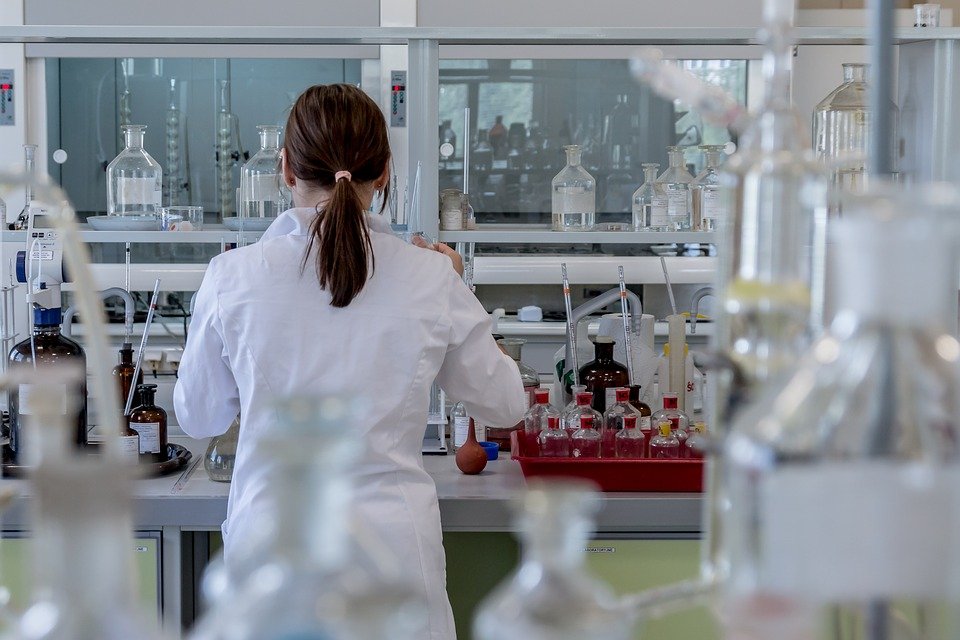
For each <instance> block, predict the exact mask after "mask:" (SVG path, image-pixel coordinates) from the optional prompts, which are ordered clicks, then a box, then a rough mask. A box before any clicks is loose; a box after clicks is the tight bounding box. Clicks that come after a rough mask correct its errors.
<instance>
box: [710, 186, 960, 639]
mask: <svg viewBox="0 0 960 640" xmlns="http://www.w3.org/2000/svg"><path fill="white" fill-rule="evenodd" d="M874 190H876V184H874V185H872V186H871V191H874ZM937 191H939V193H938V194H937V195H930V197H926V196H927V195H929V194H923V193H921V192H913V193H895V192H889V193H887V194H886V195H885V196H883V197H874V196H871V197H866V196H865V197H863V198H862V199H854V200H848V201H847V203H846V204H845V213H844V218H843V219H840V220H836V221H833V222H831V230H830V231H831V240H832V245H831V246H832V247H834V248H835V252H834V253H832V254H831V256H830V258H831V260H836V262H837V269H836V271H835V273H836V274H837V277H836V290H837V292H838V293H839V297H840V300H841V301H842V303H841V306H840V309H841V310H840V311H839V312H838V314H837V316H836V318H835V320H834V321H833V323H832V324H831V326H830V329H829V330H828V331H827V332H826V333H825V334H824V335H823V337H821V338H820V339H818V340H817V341H816V342H815V343H814V344H813V345H812V346H811V347H810V349H809V350H808V351H807V352H806V353H805V354H804V355H803V356H802V357H801V358H800V359H799V361H798V364H797V365H796V367H795V368H793V369H792V370H791V371H790V372H789V373H788V375H786V376H785V379H784V380H783V381H782V382H781V383H780V384H776V385H774V386H772V387H770V388H769V390H768V391H766V392H765V393H763V394H762V395H761V396H760V397H759V398H758V399H757V401H756V402H755V403H753V404H751V405H750V406H749V408H747V409H746V410H744V411H743V412H742V413H741V415H740V416H739V417H738V418H737V420H736V421H735V423H734V425H733V428H732V432H731V434H730V436H729V438H728V441H727V443H726V446H725V449H724V455H725V457H726V465H725V466H726V469H725V488H726V496H727V500H728V507H727V510H726V511H725V513H724V524H725V526H724V534H725V535H724V542H723V547H722V552H721V554H720V558H721V559H722V561H721V566H724V567H725V568H726V570H727V572H728V578H727V580H726V581H725V583H724V589H723V597H722V600H721V603H720V606H719V610H720V611H723V612H728V613H729V614H730V616H729V618H728V619H726V620H725V622H726V626H727V628H728V630H729V632H730V633H733V634H734V635H736V634H737V633H743V628H742V627H743V625H745V624H747V625H753V626H754V627H756V624H757V623H758V621H766V622H767V623H770V622H773V621H774V618H772V617H771V616H769V615H768V613H769V611H771V610H775V611H778V612H779V614H778V616H777V617H776V618H777V619H778V623H779V624H781V625H783V627H789V628H794V629H802V627H803V623H804V622H806V623H807V624H806V626H807V627H808V629H807V631H809V627H810V626H812V625H814V624H815V623H816V622H817V621H818V618H820V617H822V616H824V615H827V614H829V615H831V616H833V617H834V618H835V619H837V620H849V621H850V624H851V625H853V626H855V627H863V628H864V629H868V630H869V633H866V634H864V635H863V636H862V637H865V638H871V639H872V638H880V639H886V638H924V639H925V640H933V639H941V638H942V639H944V640H945V639H946V638H949V637H956V628H955V627H954V628H953V631H951V630H950V627H949V625H948V624H945V619H946V618H945V616H948V615H953V616H955V617H954V618H953V620H954V623H955V622H956V620H960V618H958V617H956V616H957V615H958V614H960V608H958V606H957V602H958V599H957V595H958V594H957V591H956V589H957V582H956V578H957V574H956V568H957V566H958V565H957V564H956V561H957V555H956V554H957V539H956V534H955V532H956V523H957V522H960V501H958V500H957V487H958V486H960V391H958V389H960V367H958V363H960V343H958V342H957V340H956V338H954V336H953V335H952V334H953V332H954V331H955V327H956V300H957V286H958V282H957V269H956V266H957V246H956V241H955V238H956V222H955V212H956V210H957V208H958V206H960V204H958V203H960V201H958V200H957V199H956V195H955V194H952V195H949V197H943V193H944V192H943V191H941V190H939V189H937ZM938 199H939V200H938ZM925 205H926V206H925ZM931 205H932V206H931ZM918 210H920V212H919V213H917V212H918ZM945 229H948V230H952V233H944V230H945ZM904 245H908V246H923V247H924V248H925V256H924V259H923V260H917V259H916V257H915V256H912V255H910V253H908V252H904V251H902V247H903V246H904ZM832 279H833V278H832ZM916 283H923V286H922V287H919V288H918V287H917V286H916ZM900 287H907V288H909V290H910V291H911V298H910V304H908V305H891V304H889V293H888V292H889V291H891V290H900V289H899V288H900ZM948 600H949V601H951V604H949V605H948V604H947V601H948ZM834 634H836V635H834ZM737 637H739V636H737ZM765 637H778V638H780V637H787V636H785V635H783V634H780V633H768V634H767V635H765ZM792 637H801V636H797V635H796V634H794V635H793V636H792ZM830 637H840V634H839V631H836V630H835V631H833V632H831V636H830Z"/></svg>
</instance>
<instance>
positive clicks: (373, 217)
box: [261, 207, 392, 240]
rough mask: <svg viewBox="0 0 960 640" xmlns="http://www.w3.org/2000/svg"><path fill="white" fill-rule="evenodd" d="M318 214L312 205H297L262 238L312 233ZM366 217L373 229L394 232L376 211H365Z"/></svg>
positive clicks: (278, 217) (273, 224) (285, 213)
mask: <svg viewBox="0 0 960 640" xmlns="http://www.w3.org/2000/svg"><path fill="white" fill-rule="evenodd" d="M316 215H317V212H316V210H315V209H312V208H310V207H295V208H293V209H287V210H286V211H284V212H283V213H281V214H280V215H279V216H277V219H276V220H274V221H273V223H272V224H271V225H270V226H269V227H267V230H266V231H264V232H263V236H262V237H261V240H269V239H271V238H277V237H279V236H305V235H308V234H309V233H310V224H311V223H312V222H313V219H314V217H315V216H316ZM364 219H365V220H366V223H367V226H368V227H370V230H371V231H377V232H380V233H392V229H391V227H390V223H389V222H388V221H387V219H386V218H385V217H384V216H382V215H378V214H375V213H365V214H364Z"/></svg>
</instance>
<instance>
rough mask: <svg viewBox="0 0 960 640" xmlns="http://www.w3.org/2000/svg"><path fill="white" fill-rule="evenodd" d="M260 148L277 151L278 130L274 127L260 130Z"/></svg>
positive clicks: (278, 143)
mask: <svg viewBox="0 0 960 640" xmlns="http://www.w3.org/2000/svg"><path fill="white" fill-rule="evenodd" d="M260 148H261V149H279V148H280V130H279V129H277V128H275V127H265V128H263V129H260Z"/></svg>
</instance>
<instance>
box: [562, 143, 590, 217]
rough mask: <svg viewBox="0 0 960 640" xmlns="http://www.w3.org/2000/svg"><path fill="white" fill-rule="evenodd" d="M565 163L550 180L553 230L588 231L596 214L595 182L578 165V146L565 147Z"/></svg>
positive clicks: (579, 152)
mask: <svg viewBox="0 0 960 640" xmlns="http://www.w3.org/2000/svg"><path fill="white" fill-rule="evenodd" d="M563 149H564V151H566V153H567V166H565V167H564V168H563V169H561V170H560V173H558V174H557V175H556V177H554V179H553V181H552V182H551V188H552V191H553V198H552V204H551V211H552V212H553V230H554V231H591V230H593V225H594V222H595V220H596V213H597V181H596V180H594V179H593V176H591V175H590V174H589V173H587V170H586V169H584V168H583V166H581V164H580V154H581V148H580V146H579V145H576V144H571V145H567V146H565V147H564V148H563Z"/></svg>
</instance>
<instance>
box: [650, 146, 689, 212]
mask: <svg viewBox="0 0 960 640" xmlns="http://www.w3.org/2000/svg"><path fill="white" fill-rule="evenodd" d="M667 156H668V157H669V158H670V166H669V167H667V170H666V171H664V172H663V174H662V175H661V176H660V177H659V178H657V183H658V184H659V185H660V188H661V189H662V190H663V192H664V193H666V194H667V220H668V221H669V225H670V228H671V230H673V231H689V230H690V229H692V228H693V191H691V188H690V185H691V183H692V182H693V176H692V175H690V172H689V171H687V167H686V161H685V160H684V158H683V147H667Z"/></svg>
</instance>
